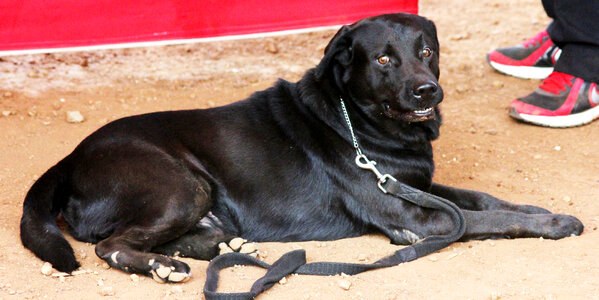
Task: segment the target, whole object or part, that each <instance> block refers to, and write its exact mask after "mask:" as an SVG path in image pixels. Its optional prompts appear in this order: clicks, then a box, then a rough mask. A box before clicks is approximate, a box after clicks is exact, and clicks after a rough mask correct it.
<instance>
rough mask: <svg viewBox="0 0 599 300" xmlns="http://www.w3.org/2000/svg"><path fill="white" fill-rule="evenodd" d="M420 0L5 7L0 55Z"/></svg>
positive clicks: (353, 14)
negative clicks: (16, 51)
mask: <svg viewBox="0 0 599 300" xmlns="http://www.w3.org/2000/svg"><path fill="white" fill-rule="evenodd" d="M393 12H410V13H417V12H418V1H417V0H395V1H393V0H377V1H371V0H341V1H340V0H302V1H285V0H278V1H275V0H245V1H231V0H221V1H213V0H203V1H202V0H200V1H191V0H180V1H177V0H165V1H160V0H125V1H123V0H118V1H117V0H15V1H0V51H11V50H13V51H14V50H26V49H52V48H68V47H85V46H95V45H106V44H110V45H114V44H121V43H139V42H153V41H169V40H171V41H173V40H187V39H202V38H208V37H222V36H231V35H233V36H238V35H247V34H255V33H266V32H278V31H287V30H296V29H304V28H313V27H322V26H332V25H341V24H347V23H351V22H354V21H356V20H358V19H361V18H364V17H368V16H373V15H378V14H383V13H393Z"/></svg>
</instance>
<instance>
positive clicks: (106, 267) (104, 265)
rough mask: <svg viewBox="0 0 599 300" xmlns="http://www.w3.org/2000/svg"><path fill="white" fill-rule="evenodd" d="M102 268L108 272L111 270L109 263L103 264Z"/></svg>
mask: <svg viewBox="0 0 599 300" xmlns="http://www.w3.org/2000/svg"><path fill="white" fill-rule="evenodd" d="M102 268H104V269H106V270H108V269H110V265H108V264H107V263H102Z"/></svg>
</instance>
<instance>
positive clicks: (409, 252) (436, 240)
mask: <svg viewBox="0 0 599 300" xmlns="http://www.w3.org/2000/svg"><path fill="white" fill-rule="evenodd" d="M340 102H341V108H342V111H343V114H344V118H345V121H346V123H347V125H348V127H349V131H350V133H351V136H352V142H353V144H354V148H355V150H356V159H355V163H356V165H357V166H359V167H360V168H363V169H367V170H370V171H372V172H373V173H374V174H375V175H376V176H377V179H378V183H377V186H378V187H379V189H380V190H381V191H382V192H383V193H385V194H389V195H391V196H394V197H396V198H398V199H401V200H404V201H408V202H410V203H412V204H414V205H418V206H420V207H424V208H430V209H436V210H441V211H444V212H446V213H448V214H449V216H450V217H451V219H452V221H453V224H454V225H455V226H454V229H453V230H452V232H450V233H448V234H446V235H433V236H428V237H426V238H424V239H422V240H420V241H418V242H417V243H415V244H412V245H410V246H407V247H404V248H402V249H399V250H397V251H395V253H393V254H392V255H389V256H386V257H383V258H381V259H379V260H378V261H376V262H374V263H371V264H354V263H340V262H314V263H309V264H306V252H305V251H304V250H295V251H291V252H288V253H286V254H284V255H283V256H281V257H280V258H279V260H277V261H276V262H275V263H273V264H272V265H269V264H267V263H265V262H263V261H261V260H259V259H256V258H254V257H252V256H249V255H247V254H241V253H227V254H223V255H219V256H217V257H216V258H214V259H213V260H212V261H211V262H210V264H209V265H208V268H207V269H206V283H205V284H204V296H205V297H206V299H208V300H242V299H243V300H245V299H253V298H255V297H256V296H258V295H259V294H260V293H262V292H263V291H265V290H267V289H269V288H271V287H272V286H273V285H274V284H275V283H277V282H278V281H279V280H281V278H283V277H285V276H287V275H289V274H292V273H296V274H303V275H323V276H332V275H338V274H341V273H344V274H347V275H355V274H359V273H362V272H365V271H369V270H374V269H380V268H387V267H391V266H396V265H398V264H401V263H404V262H409V261H412V260H415V259H417V258H420V257H422V256H425V255H428V254H430V253H433V252H435V251H438V250H441V249H443V248H445V247H447V246H449V245H450V244H452V243H453V242H455V241H457V240H458V239H460V238H461V237H462V235H464V232H465V231H466V222H465V219H464V215H463V214H462V212H461V210H460V209H459V208H458V207H457V206H456V205H455V204H454V203H452V202H450V201H448V200H446V199H443V198H441V197H438V196H435V195H432V194H429V193H426V192H423V191H420V190H418V189H415V188H413V187H411V186H409V185H407V184H404V183H401V182H399V181H397V180H396V179H395V178H394V177H393V176H391V175H389V174H382V173H381V172H379V170H378V169H377V168H376V162H375V161H371V160H369V159H368V158H367V157H366V155H364V153H363V152H362V150H361V149H360V145H359V144H358V140H357V138H356V136H355V134H354V131H353V126H352V124H351V120H350V118H349V114H348V113H347V109H346V107H345V103H344V102H343V99H340ZM234 265H251V266H257V267H261V268H264V269H267V270H268V271H267V272H266V274H265V275H264V276H263V277H262V278H260V279H258V280H257V281H256V282H254V284H253V285H252V288H251V290H250V291H249V292H244V293H218V292H216V289H217V288H218V274H219V272H220V271H221V270H222V269H225V268H228V267H232V266H234Z"/></svg>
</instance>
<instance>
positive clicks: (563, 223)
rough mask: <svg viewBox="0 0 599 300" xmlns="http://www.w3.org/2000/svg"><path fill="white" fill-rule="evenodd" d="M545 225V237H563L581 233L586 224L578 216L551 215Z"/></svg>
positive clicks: (555, 238)
mask: <svg viewBox="0 0 599 300" xmlns="http://www.w3.org/2000/svg"><path fill="white" fill-rule="evenodd" d="M548 217H550V218H549V220H547V224H546V225H545V227H546V228H547V230H546V232H547V234H546V235H544V236H543V237H544V238H549V239H554V240H557V239H561V238H565V237H569V236H575V235H580V234H581V233H582V231H583V230H584V225H583V224H582V222H580V220H578V219H577V218H576V217H573V216H568V215H550V216H548Z"/></svg>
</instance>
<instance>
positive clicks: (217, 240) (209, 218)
mask: <svg viewBox="0 0 599 300" xmlns="http://www.w3.org/2000/svg"><path fill="white" fill-rule="evenodd" d="M152 252H156V253H160V254H164V255H168V256H180V257H191V258H195V259H201V260H211V259H213V258H214V257H216V256H217V255H219V254H223V253H227V252H241V253H247V254H250V255H254V254H256V253H257V250H256V246H255V244H254V243H251V242H247V241H246V240H244V239H242V238H240V237H235V236H233V235H230V234H226V233H225V232H224V231H223V230H222V229H221V227H220V221H219V220H218V218H217V217H216V216H214V215H213V214H212V213H211V212H209V213H208V214H207V215H206V216H204V218H202V219H201V220H200V222H198V223H197V224H196V225H195V226H194V228H192V229H190V230H189V231H188V232H186V233H185V234H184V235H182V236H180V237H179V238H177V239H174V240H172V241H169V242H167V243H165V244H162V245H159V246H157V247H155V248H154V249H152Z"/></svg>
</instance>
